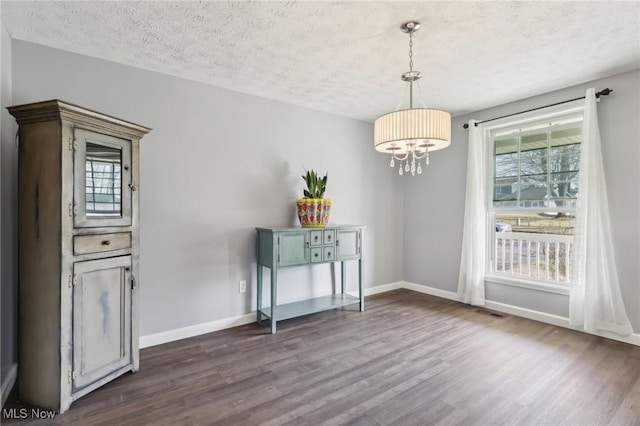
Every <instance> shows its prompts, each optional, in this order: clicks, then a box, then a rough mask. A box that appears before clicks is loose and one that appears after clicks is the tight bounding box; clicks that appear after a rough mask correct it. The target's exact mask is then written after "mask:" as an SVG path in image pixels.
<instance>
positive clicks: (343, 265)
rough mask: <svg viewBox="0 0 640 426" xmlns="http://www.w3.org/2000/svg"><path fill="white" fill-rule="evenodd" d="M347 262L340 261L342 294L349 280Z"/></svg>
mask: <svg viewBox="0 0 640 426" xmlns="http://www.w3.org/2000/svg"><path fill="white" fill-rule="evenodd" d="M346 265H347V262H340V283H341V285H342V294H344V290H345V283H346V282H347V268H346Z"/></svg>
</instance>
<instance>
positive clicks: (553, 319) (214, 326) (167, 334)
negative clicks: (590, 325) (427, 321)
mask: <svg viewBox="0 0 640 426" xmlns="http://www.w3.org/2000/svg"><path fill="white" fill-rule="evenodd" d="M400 288H404V289H407V290H412V291H415V292H418V293H425V294H429V295H431V296H437V297H441V298H443V299H449V300H456V301H458V300H459V299H458V295H457V294H456V293H455V292H453V291H448V290H442V289H439V288H434V287H428V286H424V285H419V284H414V283H409V282H406V281H397V282H394V283H390V284H383V285H379V286H375V287H369V288H365V289H364V295H365V296H371V295H374V294H379V293H384V292H387V291H392V290H397V289H400ZM485 307H486V308H487V309H491V310H494V311H498V312H504V313H505V314H510V315H515V316H518V317H523V318H528V319H532V320H535V321H540V322H544V323H547V324H552V325H557V326H559V327H563V328H568V329H571V330H575V331H579V332H582V333H585V331H583V330H579V329H576V328H575V327H573V326H572V325H571V323H570V322H569V318H565V317H561V316H557V315H552V314H548V313H545V312H540V311H535V310H532V309H527V308H522V307H519V306H513V305H507V304H504V303H499V302H493V301H490V300H487V303H486V305H485ZM255 320H256V314H255V312H252V313H249V314H244V315H240V316H237V317H232V318H223V319H221V320H217V321H211V322H208V323H203V324H195V325H191V326H188V327H183V328H178V329H175V330H169V331H164V332H161V333H156V334H150V335H147V336H141V337H140V348H141V349H142V348H148V347H150V346H156V345H161V344H163V343H169V342H173V341H175V340H181V339H186V338H188V337H194V336H199V335H201V334H206V333H211V332H214V331H220V330H224V329H226V328H231V327H237V326H240V325H245V324H250V323H252V322H254V321H255ZM586 333H588V334H593V335H595V336H600V337H605V338H607V339H612V340H617V341H619V342H624V343H629V344H632V345H636V346H640V334H638V333H634V334H632V335H631V336H618V335H617V334H613V333H607V332H598V333H589V332H586ZM13 380H14V381H15V373H14V379H13ZM12 385H13V383H12ZM3 391H4V384H3ZM2 395H3V397H4V392H3V394H2ZM3 402H4V401H3Z"/></svg>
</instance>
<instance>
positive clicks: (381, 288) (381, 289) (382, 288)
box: [364, 281, 404, 296]
mask: <svg viewBox="0 0 640 426" xmlns="http://www.w3.org/2000/svg"><path fill="white" fill-rule="evenodd" d="M399 288H404V282H403V281H396V282H395V283H390V284H382V285H377V286H375V287H369V288H365V289H364V295H365V296H372V295H374V294H378V293H386V292H387V291H391V290H397V289H399Z"/></svg>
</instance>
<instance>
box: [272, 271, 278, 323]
mask: <svg viewBox="0 0 640 426" xmlns="http://www.w3.org/2000/svg"><path fill="white" fill-rule="evenodd" d="M277 293H278V272H277V269H276V268H271V334H276V301H277V300H278V297H277V296H278V294H277Z"/></svg>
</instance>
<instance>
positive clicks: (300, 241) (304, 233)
mask: <svg viewBox="0 0 640 426" xmlns="http://www.w3.org/2000/svg"><path fill="white" fill-rule="evenodd" d="M256 231H257V232H258V239H257V253H256V254H257V262H256V263H257V281H258V291H257V321H258V324H259V323H260V322H261V320H262V316H263V315H264V316H265V317H267V318H269V320H270V322H271V333H275V332H276V323H277V322H278V321H282V320H286V319H290V318H295V317H299V316H303V315H308V314H313V313H316V312H321V311H326V310H329V309H335V308H340V307H343V306H348V305H353V304H359V305H360V306H359V307H360V311H364V293H363V279H362V275H363V265H362V262H363V256H362V234H363V231H364V226H360V225H343V226H328V227H326V228H320V229H318V228H256ZM350 260H357V261H358V297H355V296H352V295H350V294H347V292H346V262H347V261H350ZM335 262H340V263H341V266H342V268H341V271H342V272H341V274H340V275H341V292H340V293H334V294H331V295H328V296H323V297H317V298H313V299H307V300H302V301H298V302H293V303H286V304H282V305H278V304H277V300H278V269H279V268H285V267H286V268H288V267H294V266H304V265H313V264H321V263H330V264H333V263H335ZM264 268H269V269H270V270H271V304H270V305H269V306H268V307H264V308H263V306H262V276H263V269H264Z"/></svg>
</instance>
